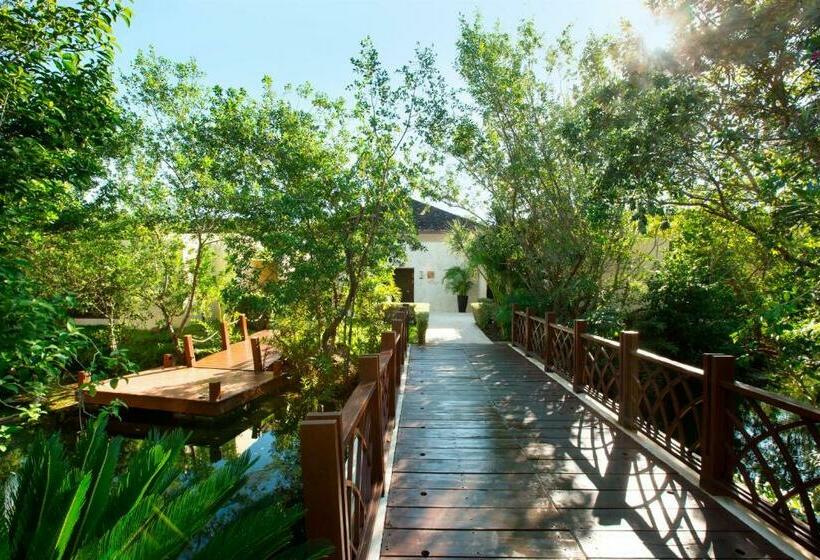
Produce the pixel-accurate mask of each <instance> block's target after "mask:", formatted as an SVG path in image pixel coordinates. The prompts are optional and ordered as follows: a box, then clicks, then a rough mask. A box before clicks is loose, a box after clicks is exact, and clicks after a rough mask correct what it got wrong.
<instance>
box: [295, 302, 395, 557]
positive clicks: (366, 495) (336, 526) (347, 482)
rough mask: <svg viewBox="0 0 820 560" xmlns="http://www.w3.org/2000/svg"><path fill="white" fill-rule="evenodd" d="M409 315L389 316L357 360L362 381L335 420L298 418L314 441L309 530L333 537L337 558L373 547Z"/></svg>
mask: <svg viewBox="0 0 820 560" xmlns="http://www.w3.org/2000/svg"><path fill="white" fill-rule="evenodd" d="M407 315H408V314H407V312H406V311H402V312H399V313H398V314H397V317H396V318H395V319H393V320H392V321H391V328H392V330H391V331H390V332H386V333H383V334H382V336H381V339H380V351H379V353H378V354H372V355H369V356H362V357H360V358H359V362H358V363H359V383H358V385H357V386H356V388H355V389H354V390H353V392H352V394H351V395H350V397H348V399H347V400H346V401H345V404H344V406H343V407H342V410H341V411H339V412H337V413H333V414H334V415H335V416H333V417H332V418H334V419H335V421H336V423H335V424H334V423H333V422H332V421H330V420H328V418H329V417H327V416H322V417H320V416H318V415H316V414H315V413H314V414H310V415H308V417H307V418H306V419H305V421H303V422H301V423H300V434H301V437H302V440H303V442H304V441H307V442H308V444H307V445H303V446H302V448H301V461H302V472H303V485H304V488H305V491H304V502H305V510H306V512H307V513H306V528H307V534H308V538H311V539H326V540H329V541H330V542H331V543H332V544H333V545H334V547H335V551H334V554H333V556H332V558H337V559H342V560H359V559H360V558H363V557H364V556H365V554H366V553H367V548H368V545H369V538H370V534H371V531H372V529H373V527H372V524H373V520H374V519H375V512H376V505H377V502H378V497H379V496H380V495H381V494H382V492H383V489H384V470H385V466H384V462H385V449H386V445H385V444H386V440H387V435H388V433H389V430H390V428H391V425H392V422H394V421H395V413H396V398H397V395H398V387H399V384H400V381H401V372H402V366H403V364H404V360H405V356H406V355H407V342H408V341H407V320H408V317H407ZM326 495H327V496H328V499H329V503H327V500H326V499H325V498H326ZM328 507H329V508H330V511H329V512H328V511H327V510H328ZM317 510H319V513H313V514H312V513H311V512H316V511H317Z"/></svg>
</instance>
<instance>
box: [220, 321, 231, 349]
mask: <svg viewBox="0 0 820 560" xmlns="http://www.w3.org/2000/svg"><path fill="white" fill-rule="evenodd" d="M219 337H220V338H221V339H222V349H223V350H227V349H228V347H229V346H230V345H231V333H230V331H228V323H227V322H226V321H222V322H220V323H219Z"/></svg>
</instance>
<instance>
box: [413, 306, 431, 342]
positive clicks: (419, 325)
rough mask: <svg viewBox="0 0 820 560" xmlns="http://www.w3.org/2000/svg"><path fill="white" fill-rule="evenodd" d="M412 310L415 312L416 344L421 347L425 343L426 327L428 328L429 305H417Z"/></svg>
mask: <svg viewBox="0 0 820 560" xmlns="http://www.w3.org/2000/svg"><path fill="white" fill-rule="evenodd" d="M414 309H415V312H416V320H415V323H416V343H417V344H422V345H423V344H425V343H426V342H427V327H428V326H430V304H429V303H417V304H416V305H415V306H414Z"/></svg>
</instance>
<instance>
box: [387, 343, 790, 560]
mask: <svg viewBox="0 0 820 560" xmlns="http://www.w3.org/2000/svg"><path fill="white" fill-rule="evenodd" d="M380 553H381V555H382V557H383V558H390V559H393V560H395V559H399V558H418V557H431V558H716V557H720V558H775V557H780V556H781V555H780V554H779V553H778V551H777V550H775V549H773V548H772V547H771V546H769V545H768V543H766V542H765V541H763V540H762V539H760V538H759V537H758V536H757V535H756V534H755V533H752V532H751V531H750V530H749V528H748V527H746V526H745V525H743V524H741V523H740V522H739V521H737V520H736V519H734V518H733V517H732V516H730V515H728V514H727V513H726V512H725V511H723V510H722V509H720V508H719V506H718V505H717V504H716V503H715V502H714V501H713V500H712V499H711V498H710V497H708V496H707V495H705V494H703V493H702V492H701V491H700V490H699V489H698V488H696V487H694V486H693V485H691V484H689V483H688V482H687V481H685V480H683V479H682V478H681V477H680V476H678V475H677V474H676V473H675V472H674V471H672V470H671V469H670V468H668V467H667V466H666V465H664V464H663V463H661V462H660V461H658V460H656V459H655V458H654V457H652V456H650V455H648V454H647V453H645V452H644V451H643V450H642V448H640V446H638V445H637V444H636V443H635V442H634V441H633V440H632V439H631V438H629V437H627V436H625V435H624V434H623V433H622V432H621V431H620V430H619V429H617V428H616V427H614V426H612V425H610V424H609V423H608V422H607V421H606V420H604V419H603V418H601V417H599V416H597V415H596V414H595V413H594V412H593V411H592V410H590V409H588V408H586V407H585V406H583V404H582V403H581V402H580V401H579V400H578V399H577V398H576V397H575V396H574V395H572V394H571V393H569V392H567V391H565V390H564V389H563V387H562V386H561V385H559V384H558V383H555V382H554V381H552V380H551V379H550V378H549V377H547V376H546V375H545V374H544V373H543V372H541V371H540V370H538V369H537V368H536V367H534V366H533V365H531V364H530V363H529V362H528V361H526V360H525V359H523V358H522V357H521V356H520V355H519V354H517V353H516V352H514V351H513V350H511V349H510V348H508V347H506V346H503V345H460V346H459V345H455V344H450V345H442V346H430V347H426V348H414V349H413V352H412V354H411V361H410V367H409V371H408V376H407V379H406V384H405V394H404V400H403V406H402V411H401V417H400V419H399V429H398V438H397V446H396V453H395V458H394V462H393V474H392V479H391V487H390V492H389V495H388V500H387V512H386V518H385V526H384V532H383V538H382V549H381V551H380Z"/></svg>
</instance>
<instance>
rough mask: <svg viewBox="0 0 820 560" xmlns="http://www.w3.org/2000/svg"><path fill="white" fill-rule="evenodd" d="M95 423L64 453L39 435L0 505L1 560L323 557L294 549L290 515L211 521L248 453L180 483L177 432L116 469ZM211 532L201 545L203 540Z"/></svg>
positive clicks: (241, 476) (264, 506)
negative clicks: (0, 507)
mask: <svg viewBox="0 0 820 560" xmlns="http://www.w3.org/2000/svg"><path fill="white" fill-rule="evenodd" d="M106 424H107V417H106V415H105V414H103V415H101V416H100V417H99V418H98V419H97V420H96V421H94V422H93V423H91V425H90V426H89V428H88V429H87V430H86V432H84V434H83V435H82V436H81V438H80V441H79V442H78V445H77V448H76V452H74V453H67V452H66V450H65V448H64V446H63V443H62V442H61V441H60V439H59V437H58V436H57V435H51V436H50V437H46V436H44V435H41V436H39V437H38V438H37V439H36V440H35V442H34V443H33V444H32V446H31V449H30V451H29V454H28V456H27V459H26V461H25V463H24V465H23V467H22V468H21V470H20V472H19V473H18V474H17V475H16V476H15V477H13V478H12V479H11V480H9V481H8V482H7V483H6V485H5V488H4V489H3V490H4V491H3V494H2V496H0V500H2V501H3V502H4V503H3V506H4V507H3V510H2V512H0V513H2V516H0V531H2V534H0V560H6V559H9V560H11V559H14V560H16V559H22V558H37V559H52V560H60V559H69V558H70V559H85V558H88V559H126V558H127V559H129V560H130V559H155V558H168V559H172V558H179V557H181V556H182V557H184V558H190V559H192V560H204V559H219V560H226V559H230V558H237V559H239V558H285V557H287V558H321V557H323V556H325V555H326V554H327V553H328V552H329V550H328V549H326V548H324V547H309V546H307V545H305V546H301V547H295V548H294V547H291V546H290V544H291V540H292V527H293V525H294V524H295V523H296V522H297V521H298V519H299V518H300V516H301V512H300V511H299V510H297V509H282V508H281V507H279V506H278V505H276V504H273V503H269V502H267V503H258V504H256V506H252V507H250V508H246V509H245V510H242V511H241V512H240V513H238V514H236V515H233V516H231V515H225V516H222V515H220V516H219V517H226V518H228V519H227V520H225V521H223V522H222V523H221V524H218V526H217V525H215V524H217V521H215V519H214V518H215V514H216V513H217V511H218V510H219V509H220V508H221V507H222V506H224V505H225V504H226V503H227V502H228V501H229V500H230V499H231V497H232V496H234V494H235V493H236V492H237V491H238V490H239V488H240V487H241V485H242V484H243V482H244V480H245V473H246V472H247V470H248V468H249V467H250V466H251V464H252V462H251V461H250V460H249V458H248V456H247V455H242V456H241V457H239V458H238V459H236V460H233V461H229V462H227V463H226V464H225V465H223V466H222V467H221V468H218V469H216V470H214V471H213V472H212V473H211V474H210V475H209V476H207V477H205V478H202V479H199V480H191V481H188V480H185V476H184V470H183V467H182V461H181V454H182V451H183V447H184V445H185V440H186V436H185V435H184V434H183V433H182V432H180V431H174V432H171V433H168V434H166V435H162V436H160V435H157V434H154V435H152V436H150V437H149V438H148V439H146V440H145V441H143V442H141V444H140V446H139V448H138V449H137V451H136V453H134V454H133V455H131V456H130V457H128V458H127V460H124V461H123V458H122V456H121V451H122V444H123V440H122V438H120V437H115V438H110V437H109V436H108V435H107V433H106V430H105V428H106ZM210 533H215V536H213V537H211V538H208V537H207V535H208V534H210Z"/></svg>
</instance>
